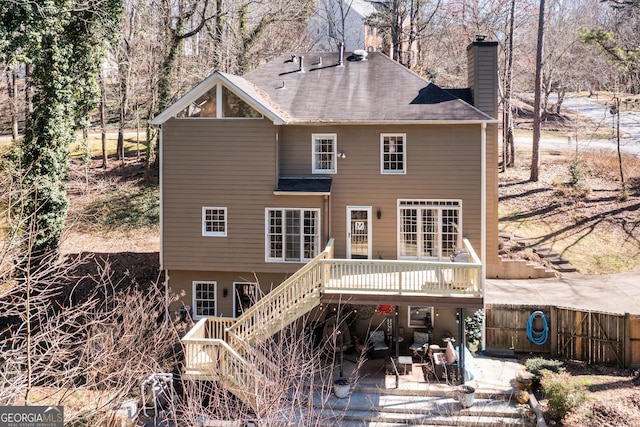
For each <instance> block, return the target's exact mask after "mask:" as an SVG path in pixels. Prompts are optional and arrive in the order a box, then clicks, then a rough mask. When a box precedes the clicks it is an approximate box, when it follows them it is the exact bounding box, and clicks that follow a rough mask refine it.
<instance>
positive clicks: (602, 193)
mask: <svg viewBox="0 0 640 427" xmlns="http://www.w3.org/2000/svg"><path fill="white" fill-rule="evenodd" d="M516 156H517V161H516V167H515V168H512V169H509V170H508V171H507V172H505V173H502V174H500V178H499V179H500V189H499V193H500V202H499V217H500V230H501V231H503V232H509V233H512V234H514V235H516V236H518V237H526V238H531V239H534V240H535V241H537V242H539V243H541V244H544V245H546V246H551V247H552V248H553V249H554V250H555V251H556V252H558V253H560V254H561V256H563V257H564V258H566V259H569V260H570V261H571V263H572V264H573V265H575V266H576V267H577V268H578V269H579V270H580V271H581V272H583V273H587V274H604V273H617V272H626V271H639V270H640V214H639V213H638V211H639V209H640V166H639V165H638V161H637V159H636V158H633V157H625V158H624V159H623V171H624V175H625V181H626V184H625V186H624V188H623V186H622V185H621V182H620V178H619V167H618V161H617V156H616V155H615V153H604V152H595V151H588V152H581V153H578V156H577V157H576V156H575V153H572V152H571V153H569V152H561V151H557V150H543V152H542V162H541V163H542V165H541V170H540V179H539V181H538V182H530V181H529V176H530V153H529V152H526V151H521V152H519V153H517V155H516ZM572 165H573V166H574V167H573V168H571V166H572Z"/></svg>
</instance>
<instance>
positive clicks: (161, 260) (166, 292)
mask: <svg viewBox="0 0 640 427" xmlns="http://www.w3.org/2000/svg"><path fill="white" fill-rule="evenodd" d="M162 129H163V127H162V125H160V126H159V130H158V145H159V146H160V161H159V162H158V163H159V164H160V165H159V175H160V177H159V182H158V185H159V186H160V253H159V254H158V261H159V263H160V271H162V270H164V309H165V316H164V326H165V328H168V327H169V319H170V318H171V313H170V312H169V270H165V269H164V251H163V244H162V243H163V236H164V210H163V206H164V197H163V193H164V191H163V189H164V187H163V185H162V184H163V181H164V180H163V176H162V172H163V166H164V145H162V135H163V132H162Z"/></svg>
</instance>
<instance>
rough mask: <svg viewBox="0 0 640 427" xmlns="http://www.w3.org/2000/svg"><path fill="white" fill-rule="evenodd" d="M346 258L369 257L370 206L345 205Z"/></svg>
mask: <svg viewBox="0 0 640 427" xmlns="http://www.w3.org/2000/svg"><path fill="white" fill-rule="evenodd" d="M347 258H348V259H371V206H347Z"/></svg>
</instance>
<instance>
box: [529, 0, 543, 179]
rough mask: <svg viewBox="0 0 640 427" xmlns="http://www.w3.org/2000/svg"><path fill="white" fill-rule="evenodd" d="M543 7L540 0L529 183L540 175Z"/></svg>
mask: <svg viewBox="0 0 640 427" xmlns="http://www.w3.org/2000/svg"><path fill="white" fill-rule="evenodd" d="M544 6H545V0H540V12H539V15H538V47H537V49H536V80H535V89H534V101H533V148H532V150H533V151H532V154H531V176H530V180H531V181H534V182H536V181H538V178H539V173H540V128H541V121H542V111H541V106H540V98H541V92H542V67H543V65H544V64H543V62H542V58H543V48H544V13H545V12H544Z"/></svg>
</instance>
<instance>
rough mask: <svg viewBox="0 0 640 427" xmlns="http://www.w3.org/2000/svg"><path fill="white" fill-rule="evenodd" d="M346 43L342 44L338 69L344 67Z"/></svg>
mask: <svg viewBox="0 0 640 427" xmlns="http://www.w3.org/2000/svg"><path fill="white" fill-rule="evenodd" d="M343 61H344V43H342V42H340V57H339V59H338V67H344V65H343Z"/></svg>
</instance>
